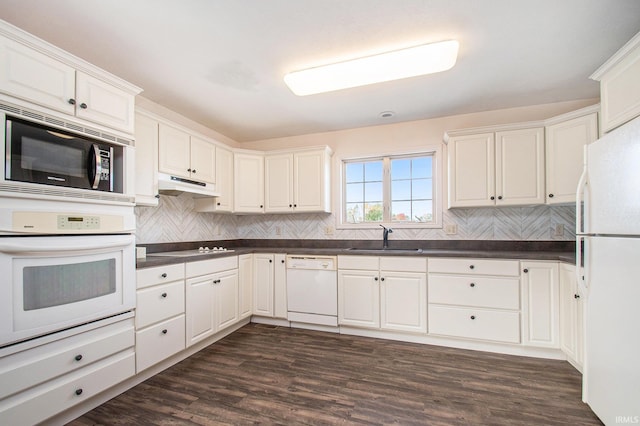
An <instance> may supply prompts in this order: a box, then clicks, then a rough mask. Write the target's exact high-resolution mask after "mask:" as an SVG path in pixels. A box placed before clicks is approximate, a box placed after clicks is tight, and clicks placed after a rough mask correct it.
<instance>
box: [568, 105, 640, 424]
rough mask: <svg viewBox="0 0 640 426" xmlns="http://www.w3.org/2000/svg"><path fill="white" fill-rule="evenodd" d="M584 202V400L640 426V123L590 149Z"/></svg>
mask: <svg viewBox="0 0 640 426" xmlns="http://www.w3.org/2000/svg"><path fill="white" fill-rule="evenodd" d="M577 198H578V199H577V202H576V213H577V214H576V219H577V220H576V225H577V233H576V234H577V267H576V272H577V278H578V287H579V290H580V293H582V296H583V300H585V299H586V305H585V323H584V327H585V358H584V368H583V370H584V371H583V373H584V375H583V400H584V402H586V403H587V404H589V406H590V407H591V409H592V410H593V412H594V413H595V414H596V415H597V416H598V417H599V418H600V420H602V422H603V423H605V424H607V425H614V424H620V423H625V424H629V423H631V424H635V423H640V118H636V119H635V120H634V121H632V122H630V123H627V124H625V125H624V126H621V127H619V128H617V129H615V130H613V131H612V132H610V133H608V134H607V135H605V136H603V137H602V138H601V139H599V140H597V141H595V142H593V143H592V144H590V145H588V146H587V147H585V168H584V173H583V175H582V177H581V179H580V184H579V185H578V197H577Z"/></svg>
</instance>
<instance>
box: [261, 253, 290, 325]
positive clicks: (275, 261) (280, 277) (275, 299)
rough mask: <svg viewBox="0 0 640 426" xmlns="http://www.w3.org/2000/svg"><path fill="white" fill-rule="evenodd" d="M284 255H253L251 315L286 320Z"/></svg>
mask: <svg viewBox="0 0 640 426" xmlns="http://www.w3.org/2000/svg"><path fill="white" fill-rule="evenodd" d="M286 271H287V270H286V254H272V253H256V254H254V255H253V314H254V315H257V316H262V317H269V318H281V319H286V318H287V274H286Z"/></svg>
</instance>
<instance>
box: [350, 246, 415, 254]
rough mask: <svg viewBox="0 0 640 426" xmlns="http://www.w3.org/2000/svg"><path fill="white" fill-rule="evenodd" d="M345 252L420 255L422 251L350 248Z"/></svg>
mask: <svg viewBox="0 0 640 426" xmlns="http://www.w3.org/2000/svg"><path fill="white" fill-rule="evenodd" d="M346 250H347V251H354V252H366V253H422V249H404V248H359V247H351V248H348V249H346Z"/></svg>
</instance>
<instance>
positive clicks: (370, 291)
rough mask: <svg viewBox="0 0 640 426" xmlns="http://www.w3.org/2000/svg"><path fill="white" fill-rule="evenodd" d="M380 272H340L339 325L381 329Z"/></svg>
mask: <svg viewBox="0 0 640 426" xmlns="http://www.w3.org/2000/svg"><path fill="white" fill-rule="evenodd" d="M379 283H380V280H379V277H378V271H352V270H338V324H340V325H352V326H356V327H369V328H379V327H380V287H379Z"/></svg>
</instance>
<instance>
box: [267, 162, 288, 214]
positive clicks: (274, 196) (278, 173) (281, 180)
mask: <svg viewBox="0 0 640 426" xmlns="http://www.w3.org/2000/svg"><path fill="white" fill-rule="evenodd" d="M264 171H265V181H264V194H265V205H264V211H265V212H267V213H270V212H290V211H293V154H279V155H267V156H265V158H264Z"/></svg>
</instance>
